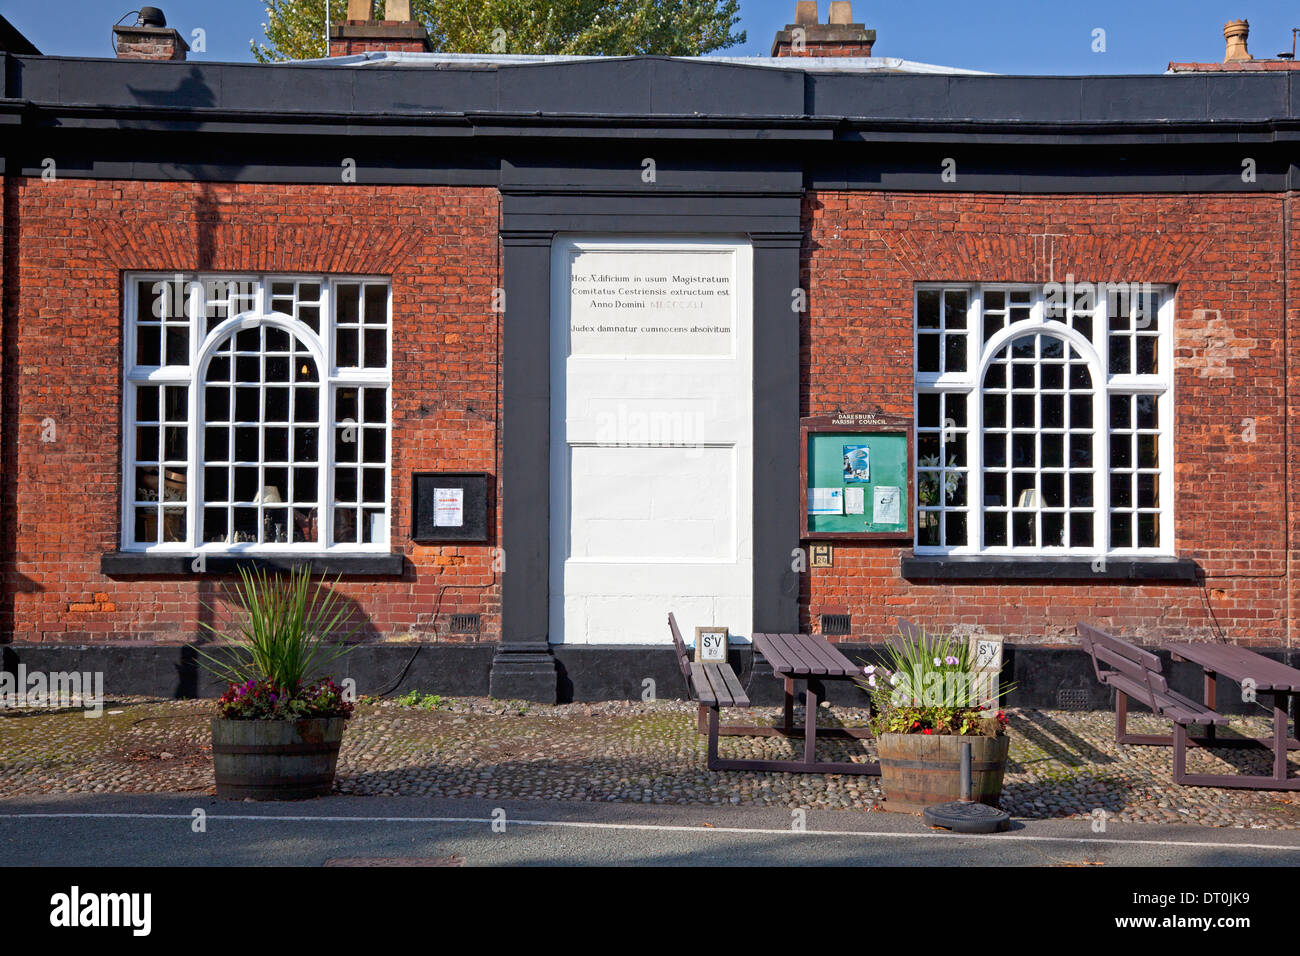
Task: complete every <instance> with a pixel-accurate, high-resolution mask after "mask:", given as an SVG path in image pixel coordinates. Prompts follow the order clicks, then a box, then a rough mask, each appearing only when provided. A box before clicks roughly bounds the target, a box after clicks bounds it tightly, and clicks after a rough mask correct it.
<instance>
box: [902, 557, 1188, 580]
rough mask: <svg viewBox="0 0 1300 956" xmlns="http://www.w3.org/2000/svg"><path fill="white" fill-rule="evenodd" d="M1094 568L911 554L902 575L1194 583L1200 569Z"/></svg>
mask: <svg viewBox="0 0 1300 956" xmlns="http://www.w3.org/2000/svg"><path fill="white" fill-rule="evenodd" d="M1093 564H1094V561H1093V559H1090V558H1051V557H1043V558H1039V557H1023V558H1022V557H1012V556H1009V555H996V556H984V555H979V554H962V555H942V554H926V555H915V554H914V555H911V556H908V557H904V558H903V561H902V567H901V571H902V575H903V577H904V578H906V579H907V580H909V581H916V580H948V581H952V580H963V579H964V580H1006V579H1020V580H1024V579H1037V580H1052V581H1098V580H1100V581H1195V580H1197V579H1198V576H1199V575H1200V568H1199V567H1197V564H1196V562H1195V561H1193V560H1192V559H1191V558H1168V557H1159V558H1157V557H1151V558H1135V557H1131V556H1125V557H1115V558H1107V559H1106V561H1105V565H1104V567H1102V568H1101V569H1099V570H1094V569H1093Z"/></svg>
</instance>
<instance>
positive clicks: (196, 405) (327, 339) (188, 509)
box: [119, 272, 394, 556]
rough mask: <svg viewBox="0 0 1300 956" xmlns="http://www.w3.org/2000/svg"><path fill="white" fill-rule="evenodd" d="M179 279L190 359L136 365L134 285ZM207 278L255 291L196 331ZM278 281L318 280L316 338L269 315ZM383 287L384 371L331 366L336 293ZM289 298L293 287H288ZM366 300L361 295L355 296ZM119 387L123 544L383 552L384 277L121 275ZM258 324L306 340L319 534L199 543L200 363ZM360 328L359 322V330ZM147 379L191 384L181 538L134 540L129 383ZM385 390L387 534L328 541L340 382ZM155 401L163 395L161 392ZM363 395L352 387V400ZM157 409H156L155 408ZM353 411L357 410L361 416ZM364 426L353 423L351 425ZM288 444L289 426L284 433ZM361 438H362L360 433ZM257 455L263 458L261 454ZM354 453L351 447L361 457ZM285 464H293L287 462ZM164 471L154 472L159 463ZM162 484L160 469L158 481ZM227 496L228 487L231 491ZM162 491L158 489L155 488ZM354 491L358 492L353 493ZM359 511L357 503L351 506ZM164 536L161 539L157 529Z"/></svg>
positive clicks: (161, 549) (388, 384)
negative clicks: (314, 404)
mask: <svg viewBox="0 0 1300 956" xmlns="http://www.w3.org/2000/svg"><path fill="white" fill-rule="evenodd" d="M178 276H181V277H183V278H184V280H185V281H186V283H187V286H186V294H185V308H186V315H187V318H188V321H189V328H190V335H189V364H188V365H186V366H179V365H176V366H172V365H159V366H139V365H137V364H136V354H137V339H138V335H137V322H136V315H137V306H138V295H139V284H140V283H141V282H170V281H175V280H176V279H177V277H178ZM209 281H221V282H225V281H233V282H246V283H251V284H253V286H254V288H255V290H256V304H255V307H254V308H253V309H252V310H248V311H244V312H241V313H238V314H237V315H234V316H230V317H228V318H226V319H224V320H223V321H222V322H221V323H220V324H219V325H217V326H215V327H214V328H213V329H212V331H211V332H209V333H206V334H200V333H202V332H203V329H204V328H205V327H206V318H205V316H204V304H203V301H202V294H203V293H202V289H201V285H202V284H203V283H207V282H209ZM276 282H318V283H320V287H321V299H320V334H319V335H318V334H317V333H315V332H313V331H312V329H311V328H310V326H308V325H307V324H306V323H305V322H301V321H299V320H297V319H296V318H294V317H293V316H288V315H285V314H283V313H276V312H271V311H270V308H269V306H270V302H271V299H272V298H273V297H272V295H271V287H272V284H273V283H276ZM358 283H359V284H361V285H363V286H364V285H365V284H367V283H369V284H382V285H384V286H385V287H386V289H387V305H386V308H387V320H386V322H385V325H384V329H385V330H386V332H387V335H386V338H387V351H386V354H385V356H384V367H383V368H382V369H380V368H366V367H364V366H359V367H357V368H344V369H339V368H337V367H336V365H335V359H336V356H335V335H334V329H335V314H334V307H335V289H336V288H337V287H338V286H340V285H350V284H358ZM295 295H296V292H295ZM362 295H363V297H364V292H363V293H362ZM122 302H123V323H122V342H123V388H122V468H121V482H122V484H121V494H120V495H119V498H120V504H121V515H120V528H119V534H120V542H121V550H123V551H129V552H135V553H148V554H173V555H176V554H185V555H196V556H197V555H202V554H209V555H239V554H321V553H327V554H342V553H347V554H355V553H366V554H373V553H378V552H385V553H386V552H388V551H389V550H390V549H391V542H392V536H393V475H392V468H393V389H392V368H393V338H394V322H393V286H392V281H391V279H390V277H387V276H378V275H340V276H324V275H315V274H304V273H274V274H270V273H268V274H260V275H258V274H244V273H194V272H186V273H176V272H128V273H124V274H123V296H122ZM248 323H253V324H255V325H261V324H265V325H271V326H275V327H277V328H283V329H285V330H287V331H289V332H290V334H291V335H293V336H295V337H297V338H298V339H300V340H301V341H302V342H304V343H305V344H306V346H307V348H308V350H309V351H310V352H311V353H312V356H313V358H314V360H315V361H316V362H317V378H318V383H319V386H320V396H319V400H318V408H317V412H318V421H317V433H318V440H319V442H320V447H319V452H318V459H317V482H318V484H317V538H318V540H316V541H303V542H294V541H292V537H293V535H292V532H291V531H290V533H289V538H290V540H289V541H287V542H282V543H281V542H267V543H255V542H238V543H235V542H206V543H205V542H203V541H201V540H200V538H201V533H200V528H199V519H200V513H201V509H202V507H203V469H204V461H203V459H202V456H201V454H200V450H199V449H200V447H201V446H200V442H201V441H202V429H203V427H204V424H205V423H204V422H202V421H200V420H199V409H200V403H201V401H202V397H201V396H202V390H203V387H204V378H205V377H206V372H207V364H208V362H209V361H210V360H211V358H212V356H213V354H214V352H215V350H216V348H217V346H218V345H220V344H221V343H222V342H223V341H224V340H225V338H226V337H227V336H229V335H231V334H233V333H234V332H236V331H238V330H239V329H240V328H246V327H250V326H249V325H248ZM363 328H364V327H363ZM360 348H361V350H362V351H361V353H360V355H359V356H358V361H361V362H363V361H364V343H363V342H362V343H361V344H360ZM165 350H166V343H165V342H164V343H163V344H162V353H161V354H160V356H159V357H160V359H161V360H163V361H165V360H166V351H165ZM142 385H144V386H148V385H157V386H164V385H186V386H188V389H189V392H188V399H189V402H188V406H189V407H188V412H187V415H188V417H187V435H186V438H187V445H188V447H187V456H188V457H187V466H186V467H187V476H188V477H187V488H186V504H185V524H186V535H185V540H184V541H183V542H179V541H178V542H164V541H159V542H157V543H149V542H141V543H137V542H136V541H135V540H134V539H135V521H134V512H135V492H134V488H135V468H136V464H135V442H136V435H135V424H136V423H135V418H136V389H137V387H138V386H142ZM349 387H353V388H357V389H358V390H359V389H362V388H366V387H382V388H384V389H385V390H386V394H387V401H386V402H385V417H384V422H383V427H384V431H385V443H384V466H383V470H384V502H383V510H384V515H385V519H386V520H385V521H384V529H383V530H384V533H383V535H382V538H381V539H380V540H377V541H371V542H362V541H361V540H360V539H361V537H362V532H361V529H360V527H358V529H357V539H358V540H357V541H356V542H335V541H334V469H335V466H336V464H337V462H336V458H335V454H334V435H335V429H336V427H337V425H336V423H335V420H334V419H335V404H336V396H337V393H338V391H339V389H341V388H349ZM159 401H160V406H162V405H163V403H164V401H165V399H164V397H163V395H162V392H161V390H160V399H159ZM362 401H363V399H362V397H361V394H360V392H358V405H359V406H360V404H361V403H362ZM160 411H161V408H160ZM360 411H361V409H360V407H359V408H358V412H359V417H362V416H361V415H360ZM362 424H372V423H364V422H359V423H358V426H357V427H358V431H360V429H361V425H362ZM160 440H161V439H160ZM290 440H291V441H292V432H291V436H290ZM358 442H360V436H358ZM259 457H260V455H259ZM360 458H361V450H360V448H358V463H360ZM290 467H292V466H290ZM160 470H161V469H160ZM161 484H162V481H161V475H160V485H161ZM232 493H233V489H232ZM160 494H161V488H160ZM360 497H361V491H360V489H358V498H360ZM354 507H361V508H362V509H363V510H364V507H365V506H364V505H360V506H354ZM160 537H161V535H160Z"/></svg>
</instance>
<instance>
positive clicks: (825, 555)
mask: <svg viewBox="0 0 1300 956" xmlns="http://www.w3.org/2000/svg"><path fill="white" fill-rule="evenodd" d="M809 550H810V551H811V552H812V566H813V567H814V568H829V567H833V566H834V565H835V546H834V545H830V544H814V545H809Z"/></svg>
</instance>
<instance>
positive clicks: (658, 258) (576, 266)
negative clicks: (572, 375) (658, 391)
mask: <svg viewBox="0 0 1300 956" xmlns="http://www.w3.org/2000/svg"><path fill="white" fill-rule="evenodd" d="M569 255H570V257H569V268H568V276H567V279H568V284H569V289H570V295H569V351H570V353H571V354H573V355H608V356H615V357H619V358H623V357H626V356H629V355H676V356H682V355H730V354H731V353H732V350H733V348H734V345H735V335H734V333H735V329H734V323H735V318H736V315H735V309H734V300H735V294H734V291H735V290H734V287H733V284H734V283H735V281H736V275H735V268H734V262H733V256H732V254H731V252H730V250H727V249H723V248H715V249H707V250H705V249H699V248H697V249H695V250H692V252H691V253H690V254H689V255H685V254H683V253H682V252H681V251H680V250H672V249H667V248H663V247H661V248H654V247H648V246H645V245H639V246H632V245H629V246H626V247H624V248H609V247H607V248H604V249H599V248H591V247H588V248H582V247H579V246H573V247H571V249H570V253H569Z"/></svg>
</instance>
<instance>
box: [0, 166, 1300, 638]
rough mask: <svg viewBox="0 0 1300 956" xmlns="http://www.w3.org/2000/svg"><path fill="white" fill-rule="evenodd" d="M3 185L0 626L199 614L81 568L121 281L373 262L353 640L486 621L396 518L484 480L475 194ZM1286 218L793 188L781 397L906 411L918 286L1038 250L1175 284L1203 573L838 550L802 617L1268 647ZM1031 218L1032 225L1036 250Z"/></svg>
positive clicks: (1283, 387) (1257, 201)
mask: <svg viewBox="0 0 1300 956" xmlns="http://www.w3.org/2000/svg"><path fill="white" fill-rule="evenodd" d="M0 186H2V187H3V189H4V196H5V209H6V216H5V230H4V233H3V235H0V241H2V243H3V245H0V256H2V257H3V263H4V269H3V273H2V274H0V282H3V287H2V288H0V296H3V299H4V302H5V303H6V308H5V319H4V321H5V327H4V329H3V330H2V331H3V332H4V335H3V338H2V339H0V342H2V343H3V364H2V365H0V376H2V378H0V381H2V382H3V384H4V391H3V394H4V402H3V405H2V406H0V416H2V417H0V423H3V424H5V425H6V427H7V428H8V430H7V431H5V432H4V437H5V443H4V448H3V455H4V457H3V482H4V484H3V491H4V503H5V505H6V512H5V514H4V515H3V516H2V518H0V521H2V523H0V530H2V531H3V534H2V535H0V550H2V551H3V553H0V571H2V572H3V584H4V588H3V600H2V601H0V640H2V639H4V638H6V637H9V636H12V637H14V638H16V639H17V640H20V641H78V642H79V641H87V640H98V641H103V640H127V639H142V640H181V639H184V638H186V637H188V636H190V635H192V634H193V633H194V632H195V631H196V629H197V627H198V623H199V621H200V620H201V619H202V618H203V615H204V614H205V613H206V612H205V611H204V610H203V607H202V605H203V603H205V602H206V603H213V602H219V597H218V593H217V589H218V586H219V584H218V582H215V581H214V580H213V579H210V578H202V579H200V578H191V577H183V578H174V577H157V578H135V577H131V578H125V577H124V578H120V579H116V580H114V579H109V578H105V577H104V576H102V575H101V574H100V573H99V556H100V554H101V553H102V552H104V551H111V550H114V549H115V548H116V547H117V545H118V534H119V531H118V517H117V516H118V513H119V487H118V485H119V479H118V474H119V470H120V468H119V447H120V441H121V434H120V431H121V428H120V391H121V384H120V379H121V373H120V367H121V311H122V309H121V294H122V273H123V272H124V271H131V270H144V269H149V270H157V269H167V270H171V269H176V270H197V271H213V272H222V271H240V272H245V271H255V272H274V271H286V272H288V271H303V272H308V271H321V272H331V273H337V274H349V273H365V274H381V275H388V276H391V277H392V280H393V289H394V345H393V356H394V367H393V380H394V406H393V417H394V423H395V436H394V442H393V478H394V480H393V487H392V507H393V511H392V523H391V526H392V529H393V535H394V547H395V550H401V551H403V552H404V553H405V554H406V556H407V558H408V560H409V563H410V569H409V570H408V572H407V574H406V575H405V576H404V577H403V578H402V579H400V580H396V579H360V580H358V579H351V580H349V579H345V580H344V582H343V583H342V585H341V586H340V591H341V592H342V593H343V594H344V595H346V596H347V597H348V598H350V599H351V600H353V601H355V602H356V606H357V608H358V609H359V611H360V613H361V614H362V615H363V616H364V617H365V619H366V620H367V621H368V624H369V632H370V633H371V635H372V636H403V635H408V634H413V635H415V636H418V637H421V638H424V639H429V638H434V637H437V638H438V639H443V638H445V637H446V636H447V635H446V617H447V615H449V614H450V613H453V612H460V611H466V612H480V613H482V614H483V615H484V621H483V624H484V630H483V634H482V637H483V638H485V639H496V638H497V637H498V636H499V627H500V624H499V620H500V619H499V607H500V589H499V576H496V575H494V574H493V572H492V570H491V561H492V549H491V546H490V545H489V546H474V547H463V548H439V547H420V546H416V545H414V544H413V543H411V542H409V541H408V540H406V538H405V536H404V535H405V531H406V529H407V528H408V527H409V524H410V516H409V514H408V509H409V500H410V488H409V475H410V473H411V471H413V470H439V469H446V470H481V471H487V472H490V473H493V474H496V473H497V472H498V467H497V462H498V451H499V447H498V440H499V439H498V436H499V430H498V428H497V425H496V422H497V417H498V411H499V404H500V403H499V385H500V382H499V380H498V374H499V373H498V368H499V363H498V356H499V341H498V333H499V323H498V321H497V320H498V318H499V316H497V315H496V314H495V313H493V312H492V311H491V294H492V289H493V288H494V287H497V286H499V285H501V279H500V276H499V255H498V244H497V238H496V231H497V221H498V196H497V193H496V191H495V190H492V189H480V188H429V187H367V186H356V185H354V186H347V187H342V186H268V185H204V184H182V183H130V182H112V181H73V180H58V181H54V182H45V181H42V180H40V179H23V178H13V177H10V178H9V179H8V180H7V181H3V182H0ZM1297 212H1300V209H1296V208H1295V203H1294V200H1288V199H1284V198H1283V197H1280V196H1277V195H1249V196H1226V195H1223V196H1214V195H1198V196H1159V195H1148V196H1111V197H1095V196H1039V197H1011V196H1002V195H981V194H960V195H959V194H920V193H913V194H892V195H891V194H884V193H837V192H817V193H811V194H809V196H808V197H807V198H806V200H805V204H804V228H805V249H804V255H803V260H804V261H803V269H804V275H803V279H802V282H803V285H804V287H805V288H807V289H808V290H809V312H808V314H807V316H806V322H805V327H804V329H803V334H802V352H803V355H802V361H803V367H804V377H805V381H804V390H803V397H802V402H803V409H802V411H803V414H830V413H833V412H835V411H838V410H841V409H843V410H852V409H859V408H872V407H879V409H880V410H881V411H884V412H888V413H900V414H905V415H910V414H911V410H912V371H911V369H912V354H911V351H912V337H911V335H912V334H911V323H912V314H911V312H912V288H913V284H914V283H915V282H920V281H937V280H951V281H970V282H975V281H995V280H1000V281H1030V282H1042V281H1046V279H1047V268H1048V264H1049V261H1050V263H1051V266H1052V269H1053V272H1054V275H1055V276H1056V277H1057V278H1058V279H1060V278H1063V277H1064V276H1065V275H1066V274H1068V273H1072V274H1073V275H1074V276H1075V277H1076V278H1077V279H1079V280H1081V281H1082V280H1085V279H1087V280H1092V281H1101V280H1105V281H1125V282H1129V281H1133V282H1141V281H1150V282H1160V283H1173V284H1175V285H1176V286H1177V304H1176V312H1177V318H1176V339H1175V348H1176V373H1175V385H1174V387H1175V395H1176V402H1175V404H1176V409H1177V412H1176V421H1175V425H1174V427H1175V435H1174V438H1175V447H1176V472H1175V475H1176V488H1177V497H1176V504H1175V513H1176V523H1175V538H1176V548H1177V552H1178V554H1180V555H1185V556H1188V557H1192V558H1194V559H1195V560H1196V561H1197V562H1198V563H1199V564H1200V565H1201V566H1202V567H1203V568H1204V569H1205V572H1206V580H1205V582H1204V586H1202V585H1201V584H1199V583H1195V584H1169V585H1140V586H1134V585H1128V584H1123V583H1115V582H1076V583H1071V584H1045V583H1040V582H1028V583H1023V584H1019V583H1018V584H1014V585H989V584H984V583H965V582H961V583H909V582H907V581H905V580H903V579H902V578H901V577H900V575H899V558H900V555H901V554H903V553H906V552H908V551H909V550H910V548H909V547H898V546H897V545H894V544H890V545H861V546H859V545H847V544H839V545H837V546H836V549H835V566H834V567H833V568H830V569H814V570H812V571H811V572H810V573H809V574H808V575H807V576H806V584H805V593H804V601H803V604H802V612H803V615H804V622H803V623H804V625H805V626H809V625H811V624H814V623H815V622H816V620H817V616H818V615H819V614H821V613H823V612H826V611H849V612H851V613H852V615H853V634H852V639H854V640H861V639H864V638H870V639H878V638H880V637H883V636H884V635H885V634H887V633H888V632H890V631H891V630H892V628H893V626H894V618H895V616H896V615H904V616H908V617H911V618H912V619H914V620H916V621H917V622H919V623H922V624H925V625H927V626H933V627H943V628H947V627H953V626H955V627H963V628H976V627H978V628H983V629H987V630H989V631H991V632H993V633H997V634H1002V635H1004V636H1006V637H1008V638H1013V639H1016V640H1018V641H1024V642H1056V641H1067V642H1072V640H1073V638H1072V635H1073V628H1074V624H1075V622H1076V621H1077V620H1079V619H1082V618H1086V619H1089V620H1094V621H1098V622H1100V623H1101V625H1102V626H1105V627H1109V628H1112V629H1114V630H1116V631H1119V632H1124V633H1130V634H1134V635H1136V636H1137V638H1138V639H1140V640H1144V641H1157V640H1161V639H1168V638H1181V637H1191V638H1202V639H1208V638H1212V637H1219V636H1222V637H1225V638H1227V639H1228V640H1232V641H1240V642H1243V643H1255V644H1268V645H1281V644H1289V643H1290V627H1289V622H1290V619H1291V612H1290V608H1293V607H1295V606H1297V605H1296V601H1297V598H1298V597H1300V592H1298V591H1297V584H1296V583H1295V582H1293V581H1292V580H1291V579H1290V577H1289V576H1288V558H1289V555H1290V554H1294V553H1300V531H1294V530H1293V531H1291V532H1290V533H1291V538H1290V540H1289V541H1288V540H1287V534H1288V529H1289V528H1290V525H1289V523H1288V518H1287V515H1288V498H1289V501H1290V502H1291V503H1300V479H1297V477H1296V476H1295V475H1294V474H1289V473H1288V470H1287V462H1286V456H1285V455H1284V454H1283V449H1284V448H1285V447H1286V441H1285V438H1286V433H1285V428H1286V418H1287V412H1288V407H1287V404H1286V403H1287V401H1288V400H1289V399H1288V395H1294V394H1297V390H1300V377H1297V376H1296V375H1295V373H1294V372H1291V373H1288V371H1287V369H1288V368H1290V369H1292V370H1294V369H1300V351H1296V350H1297V349H1300V346H1298V345H1296V344H1295V343H1292V342H1291V340H1290V338H1289V337H1287V336H1286V335H1285V330H1284V327H1283V314H1284V310H1286V314H1287V315H1288V316H1289V317H1291V318H1292V319H1295V320H1300V295H1298V294H1297V290H1300V271H1297V269H1296V267H1295V265H1294V263H1296V262H1300V236H1297V230H1296V229H1295V228H1294V226H1292V225H1290V224H1289V223H1290V222H1293V221H1294V218H1295V215H1296V213H1297ZM1042 234H1057V237H1056V238H1055V239H1051V240H1042V239H1035V238H1034V236H1035V235H1042ZM1045 250H1050V251H1045ZM1288 270H1289V271H1288ZM1288 282H1289V285H1290V288H1291V290H1292V291H1291V294H1290V295H1289V296H1286V295H1285V292H1286V288H1285V287H1286V285H1287V284H1288ZM1200 309H1212V310H1219V311H1220V313H1221V315H1222V322H1221V323H1215V324H1213V325H1211V324H1210V323H1209V322H1208V321H1207V320H1206V319H1205V317H1204V316H1198V313H1197V310H1200ZM1284 346H1285V347H1288V348H1290V349H1292V352H1291V355H1290V362H1289V363H1287V362H1286V361H1284V359H1285V358H1286V356H1285V355H1284V352H1283V349H1284ZM1224 356H1226V360H1225V361H1224V364H1223V368H1222V369H1217V368H1215V367H1213V364H1214V363H1215V362H1216V361H1217V358H1218V357H1224ZM1289 374H1290V375H1291V376H1292V378H1293V379H1294V380H1291V381H1288V375H1289ZM47 417H49V418H52V419H54V421H55V423H56V426H57V429H58V431H57V441H56V442H54V443H51V444H46V443H42V442H41V441H40V435H41V422H42V421H43V420H44V419H45V418H47ZM1245 419H1253V420H1254V428H1255V437H1256V441H1254V442H1253V443H1250V442H1246V441H1244V440H1243V437H1242V436H1243V421H1244V420H1245ZM1288 479H1289V486H1288ZM1288 487H1289V496H1288ZM10 504H12V506H13V507H12V508H9V505H10ZM493 543H495V542H493ZM435 609H436V620H435Z"/></svg>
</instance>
